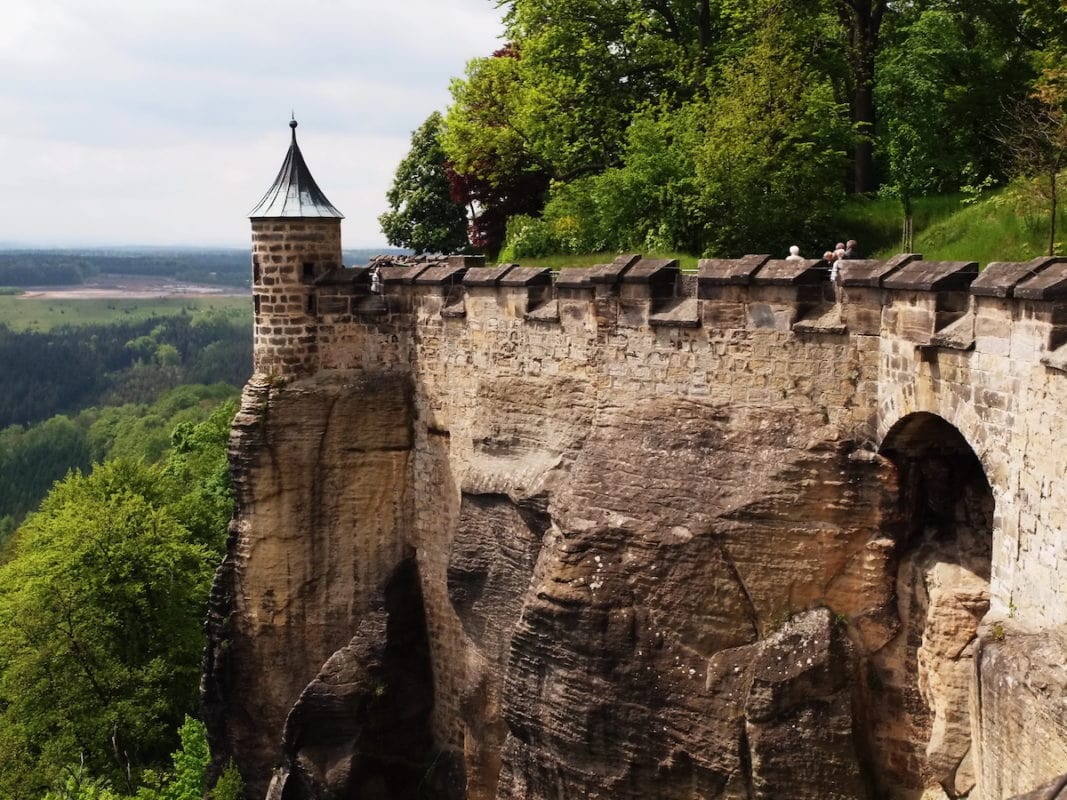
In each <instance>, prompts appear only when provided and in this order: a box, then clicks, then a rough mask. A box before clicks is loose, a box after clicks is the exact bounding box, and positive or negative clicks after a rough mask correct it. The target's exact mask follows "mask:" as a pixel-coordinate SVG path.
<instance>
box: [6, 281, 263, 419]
mask: <svg viewBox="0 0 1067 800" xmlns="http://www.w3.org/2000/svg"><path fill="white" fill-rule="evenodd" d="M3 299H4V298H0V300H3ZM12 302H15V303H20V302H30V301H20V300H17V299H16V300H13V301H12ZM84 302H89V301H84ZM250 330H251V318H250V317H249V316H248V315H247V314H245V313H236V314H235V313H232V312H227V311H224V310H213V311H207V312H203V313H199V312H198V313H195V314H192V315H188V314H177V315H175V316H169V317H162V318H160V317H151V318H149V319H145V320H140V321H136V322H128V323H115V324H109V325H86V326H78V327H66V328H57V329H54V330H52V331H49V332H48V333H38V332H32V331H21V332H20V331H15V330H12V329H10V328H8V327H5V326H4V325H2V324H0V363H3V364H5V365H6V366H7V368H8V372H7V373H6V374H7V376H8V377H7V383H6V385H5V391H4V392H0V427H3V426H6V425H10V424H12V423H18V424H25V423H27V422H34V421H37V420H42V419H47V418H48V417H50V416H53V415H54V414H58V413H63V412H73V411H77V410H79V409H81V408H85V407H86V406H89V405H94V404H106V405H121V404H123V403H127V402H138V403H145V402H150V401H152V400H154V399H155V398H156V397H158V396H159V395H160V393H162V392H164V391H166V390H168V389H171V388H173V387H175V386H178V385H181V384H183V383H193V382H197V383H215V382H216V381H225V382H227V383H230V384H232V385H233V386H235V387H236V386H243V385H244V382H245V381H246V380H247V379H248V376H249V375H250V374H251V370H252V337H251V335H250Z"/></svg>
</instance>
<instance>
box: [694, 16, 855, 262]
mask: <svg viewBox="0 0 1067 800" xmlns="http://www.w3.org/2000/svg"><path fill="white" fill-rule="evenodd" d="M764 19H765V21H764V26H763V27H762V28H761V30H760V33H759V34H758V36H757V39H756V41H755V42H754V43H753V45H752V47H751V48H750V49H749V50H748V51H747V52H746V53H745V55H744V56H742V57H741V58H740V59H739V60H738V61H737V62H736V63H735V64H733V65H730V66H728V67H726V68H725V69H724V70H723V76H722V79H721V82H720V85H719V91H718V92H717V93H716V95H715V97H714V99H713V100H712V102H711V104H710V108H709V112H708V113H709V124H708V129H707V140H706V144H705V145H704V146H703V147H702V148H701V151H700V153H699V156H698V162H697V181H698V184H699V185H700V186H701V188H702V202H703V203H704V209H705V211H704V213H705V219H707V220H708V223H709V226H710V227H709V231H708V239H707V241H708V249H709V250H710V251H711V252H715V253H719V254H737V255H739V254H741V253H743V252H746V251H747V252H751V250H752V249H753V248H759V250H760V252H767V251H768V249H770V250H771V251H774V250H779V251H784V249H785V248H786V247H787V246H788V245H789V244H793V243H797V244H800V245H802V246H803V247H806V248H814V247H816V246H817V245H819V244H821V243H822V242H825V241H826V238H825V237H826V236H828V235H829V232H828V230H827V224H828V221H829V216H830V213H831V212H832V211H833V210H834V208H835V207H836V206H837V205H838V204H839V203H840V201H841V200H842V199H843V188H842V182H841V176H842V175H843V174H844V170H845V165H846V149H847V146H848V143H849V139H850V126H849V122H848V120H847V118H846V110H845V108H844V106H843V105H842V104H840V103H838V102H837V101H836V99H835V96H834V91H833V87H832V85H831V82H830V80H829V79H828V78H827V77H826V76H825V74H824V73H821V72H820V71H819V70H817V69H815V68H813V67H812V66H811V64H810V63H809V62H808V60H807V57H806V52H807V50H806V48H805V42H806V41H807V37H808V36H809V35H810V30H809V29H808V28H807V27H806V26H805V19H804V18H803V17H800V16H798V15H796V14H794V13H792V12H791V11H790V10H789V9H788V8H785V7H783V6H780V5H777V4H773V3H772V4H769V5H768V6H767V7H766V13H765V15H764ZM823 246H825V245H823Z"/></svg>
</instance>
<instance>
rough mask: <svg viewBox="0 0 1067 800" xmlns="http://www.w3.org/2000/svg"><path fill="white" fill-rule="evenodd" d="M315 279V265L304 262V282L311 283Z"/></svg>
mask: <svg viewBox="0 0 1067 800" xmlns="http://www.w3.org/2000/svg"><path fill="white" fill-rule="evenodd" d="M314 277H315V265H314V263H312V262H311V261H305V262H304V280H306V281H309V280H311V279H312V278H314Z"/></svg>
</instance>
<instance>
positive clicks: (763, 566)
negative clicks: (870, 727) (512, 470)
mask: <svg viewBox="0 0 1067 800" xmlns="http://www.w3.org/2000/svg"><path fill="white" fill-rule="evenodd" d="M761 419H764V421H766V420H767V419H768V418H763V417H762V415H761V413H760V412H757V411H753V410H746V411H744V412H739V411H734V410H730V409H726V408H722V407H717V406H715V405H712V404H705V403H692V402H686V401H667V400H664V401H659V402H648V403H642V404H639V405H638V406H636V407H630V408H618V409H613V410H612V411H611V412H610V413H608V414H607V415H606V416H605V417H604V418H603V419H602V420H601V423H600V425H599V426H598V429H597V431H596V432H595V433H594V436H593V438H592V439H591V440H590V441H587V442H586V444H585V446H584V448H583V450H582V454H581V455H580V456H579V460H578V462H577V463H576V464H575V467H574V472H573V475H574V479H573V480H572V481H570V482H569V483H568V484H567V485H566V486H565V487H563V488H562V490H561V491H560V492H559V494H558V495H556V496H555V497H554V498H553V501H552V503H551V504H550V507H549V510H550V512H551V513H552V517H553V521H554V523H555V526H554V527H553V528H552V530H551V532H550V534H549V536H548V538H547V540H546V543H545V545H544V547H543V549H542V551H541V556H540V559H539V563H538V567H537V570H536V572H535V579H534V582H533V585H532V586H531V588H530V590H529V591H528V592H527V594H526V602H525V605H524V607H523V611H522V617H521V619H520V621H519V624H518V626H517V628H516V631H515V634H514V637H513V639H512V644H511V655H510V660H509V665H508V671H507V683H506V686H505V695H504V715H505V719H506V720H507V722H508V728H509V730H510V734H509V736H508V739H507V741H506V743H505V746H504V750H503V753H502V756H501V758H502V760H503V771H502V774H501V779H500V786H499V790H498V795H497V796H498V797H501V798H531V800H533V799H535V798H542V797H546V798H547V797H555V796H557V791H558V786H560V785H563V786H566V787H567V790H566V791H567V792H568V794H567V796H573V797H602V798H608V797H612V798H631V797H632V798H638V797H648V796H656V797H661V798H673V797H691V796H693V795H698V796H702V797H748V796H761V797H769V796H774V795H773V789H771V788H768V789H767V790H766V792H765V793H762V794H757V795H750V794H749V792H750V791H751V790H750V788H746V787H751V786H753V785H754V784H753V782H754V781H758V780H762V781H764V785H765V786H767V787H775V786H779V787H780V786H781V785H782V784H781V780H782V778H781V777H780V776H778V777H776V776H775V775H773V774H771V771H770V770H769V771H768V772H767V774H766V775H764V776H763V777H757V776H754V774H753V769H754V767H752V766H751V765H752V764H753V763H754V762H753V760H752V754H751V753H750V751H749V746H748V744H746V742H747V741H748V738H747V735H746V702H747V699H748V697H749V686H750V685H751V683H752V680H753V674H754V672H758V670H759V668H758V667H757V664H759V663H761V662H760V659H761V658H765V659H766V658H770V659H774V658H776V656H777V655H778V654H781V653H782V652H783V650H782V648H783V647H787V646H788V645H786V644H782V642H784V641H785V640H784V639H782V638H779V639H776V640H774V642H775V643H774V645H772V646H771V647H772V649H773V648H775V647H776V648H777V649H773V655H766V653H767V652H771V651H766V652H765V650H764V648H763V646H762V645H760V644H756V643H757V642H758V641H759V638H760V636H761V633H762V632H765V631H769V630H771V629H772V628H773V627H774V625H775V624H776V623H779V622H780V621H781V620H782V619H784V618H785V617H787V616H788V615H789V614H791V613H793V612H794V611H798V610H803V609H806V608H808V607H809V606H810V605H811V604H813V603H815V602H820V601H827V602H828V603H830V604H833V603H837V604H838V605H839V607H840V608H841V612H842V614H843V616H844V615H847V614H849V613H850V612H852V611H855V612H857V614H863V613H865V612H868V611H870V610H871V609H872V607H878V606H880V605H881V604H884V603H885V602H887V601H888V599H889V593H888V592H887V591H886V583H887V581H888V578H887V575H886V573H885V572H880V571H879V569H878V568H877V567H876V565H877V564H878V563H882V564H883V565H884V564H885V561H884V560H881V559H882V554H883V553H884V551H882V550H881V549H880V545H879V538H880V532H879V523H880V521H881V520H880V519H878V513H879V511H878V506H877V504H875V506H874V509H873V512H874V517H873V519H872V518H870V517H867V518H864V519H857V518H856V517H855V516H854V515H849V514H848V513H847V511H846V508H847V505H845V504H842V505H840V506H838V505H836V504H834V503H829V504H828V503H827V502H826V496H825V495H824V494H823V484H824V481H827V480H833V481H834V483H835V485H837V483H838V478H837V476H839V475H841V473H842V471H844V472H846V473H848V474H849V475H850V480H849V481H848V483H849V484H850V490H851V491H852V492H857V493H860V494H862V493H865V492H866V493H869V494H870V495H871V496H872V498H873V497H875V496H877V494H878V489H879V488H880V485H881V483H880V481H881V478H880V476H879V465H878V464H877V463H876V462H875V463H871V462H867V463H864V462H859V461H856V462H853V461H850V460H849V459H848V457H847V453H846V452H844V451H843V450H842V449H841V447H840V446H839V445H838V446H834V445H833V444H832V443H819V444H816V442H819V439H818V434H819V431H820V429H821V423H820V422H819V420H817V419H815V418H812V419H805V420H797V424H796V426H795V427H794V428H793V429H792V430H791V431H784V430H781V429H774V428H771V427H769V426H766V425H763V424H761V422H760V420H761ZM753 431H762V432H763V433H762V434H760V433H757V434H756V435H755V436H753V435H752V432H753ZM827 434H828V432H826V431H823V435H824V436H825V435H827ZM813 436H814V437H815V438H814V440H813V438H812V437H813ZM743 465H745V466H743ZM757 465H759V466H757ZM872 467H873V469H872ZM816 476H819V477H816ZM831 476H833V477H831ZM682 496H688V497H690V498H691V501H690V502H686V503H678V502H677V501H676V498H678V497H682ZM798 504H799V507H798ZM805 507H808V508H810V510H811V513H810V515H806V514H805V512H804V511H803V510H801V509H803V508H805ZM787 509H792V510H793V511H796V512H797V513H796V516H791V512H790V511H789V510H787ZM816 509H818V510H816ZM798 520H807V521H806V522H799V524H798ZM832 541H834V542H836V545H831V544H830V542H832ZM827 551H836V552H837V553H838V557H837V558H835V559H834V560H832V562H827V561H826V560H824V558H823V556H824V555H825V553H826V552H827ZM785 553H788V556H786V557H783V556H784V554H785ZM872 556H873V560H872ZM872 567H875V568H874V569H872ZM683 587H684V588H683ZM679 589H682V590H681V591H679ZM821 618H822V619H823V621H824V622H825V621H826V620H829V619H830V614H829V612H823V614H822V617H821ZM812 625H813V626H814V627H818V626H817V625H816V624H815V623H812ZM824 627H827V626H824ZM829 633H830V632H829V630H827V631H826V637H825V638H826V640H827V641H826V642H824V649H823V650H822V651H821V652H820V653H819V654H818V658H819V661H820V665H821V666H824V667H825V666H826V658H827V657H828V654H829V653H830V652H831V648H830V645H829ZM838 652H840V651H838ZM808 656H812V657H813V659H814V656H815V651H814V650H812V652H811V653H808V654H807V655H805V659H806V658H807V657H808ZM846 660H847V659H846ZM765 671H766V670H765ZM830 671H831V672H832V673H833V676H832V678H833V679H832V680H831V679H830V678H829V677H828V676H824V675H822V674H821V673H820V674H818V675H810V676H809V678H808V680H809V681H810V683H811V684H812V685H817V686H818V690H817V691H814V693H810V696H809V697H808V700H809V701H810V702H811V704H812V707H813V709H814V708H815V707H818V710H811V709H809V710H805V711H803V712H801V711H800V710H799V709H798V707H797V706H798V705H800V704H802V703H803V702H804V701H802V700H801V699H800V698H801V697H802V696H805V693H806V691H807V690H806V688H805V684H804V682H803V681H798V682H797V683H796V684H795V685H793V689H792V691H793V694H792V695H791V696H792V697H793V698H795V700H796V702H795V703H793V704H789V703H786V704H785V705H784V706H783V709H782V713H783V717H782V718H779V717H777V716H776V715H775V714H772V713H770V712H766V713H764V712H760V713H759V714H756V716H755V717H754V720H755V721H754V722H753V724H755V725H757V726H759V730H760V732H761V735H762V736H763V738H762V739H761V741H762V742H763V743H765V744H767V746H768V747H771V746H772V745H770V744H769V743H770V742H772V741H774V740H775V737H777V736H780V735H782V734H780V733H779V730H780V729H779V725H783V726H785V727H786V728H788V727H790V726H792V725H793V724H794V723H795V722H796V721H797V720H796V719H793V718H791V717H790V718H789V720H788V721H783V720H784V719H785V717H788V716H789V715H791V714H797V715H799V716H798V717H797V719H800V718H803V719H805V720H808V721H812V722H814V721H815V720H816V719H818V720H823V721H825V722H826V723H827V724H828V725H829V726H830V727H829V728H828V730H827V731H821V730H820V732H819V734H818V736H822V735H823V734H825V735H826V737H827V738H826V739H825V740H824V741H823V742H822V743H821V744H819V746H822V747H828V746H836V744H840V742H839V741H838V739H837V738H836V737H837V735H838V734H839V733H841V731H842V730H850V726H851V723H850V722H848V720H849V719H850V718H851V706H850V703H851V699H850V697H851V695H850V689H849V675H848V673H849V669H848V667H847V666H842V665H835V666H834V667H833V669H831V670H830ZM767 674H768V675H769V673H767ZM767 680H768V681H769V680H770V679H769V678H768V679H767ZM768 685H769V684H768ZM783 691H784V690H783ZM757 705H758V704H757ZM754 708H755V706H754ZM831 720H832V724H831ZM820 724H821V723H820ZM842 726H843V728H842ZM818 736H816V735H815V734H812V737H813V738H812V744H813V747H814V746H815V745H816V743H818ZM849 738H850V734H849ZM831 743H834V744H831ZM760 752H762V753H764V754H766V755H767V756H768V759H769V760H768V762H767V763H768V764H771V763H779V764H780V762H775V761H774V759H773V758H770V754H769V750H767V749H764V750H762V751H760ZM834 765H839V766H840V769H838V768H837V766H834ZM820 769H825V770H827V772H826V773H820V772H819V770H820ZM831 773H832V774H831ZM811 775H812V780H811V782H810V785H809V786H808V787H807V788H804V787H800V786H799V785H798V793H795V794H792V795H790V796H792V797H796V798H804V797H811V798H816V797H824V796H840V797H860V796H862V794H860V793H856V792H858V790H857V789H856V788H855V785H854V782H855V776H856V775H858V767H857V766H856V763H855V760H854V759H851V758H850V757H848V755H847V753H845V752H844V751H840V749H839V748H838V751H837V753H836V755H835V759H831V760H827V761H826V762H825V764H823V765H820V766H819V767H817V768H813V769H812V770H811ZM561 782H562V783H561ZM833 786H839V787H841V788H840V792H841V793H840V794H838V795H827V794H825V792H827V791H828V790H829V787H833ZM850 787H851V788H850ZM835 791H836V790H835ZM849 792H853V793H851V794H850V793H849Z"/></svg>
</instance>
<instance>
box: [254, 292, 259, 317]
mask: <svg viewBox="0 0 1067 800" xmlns="http://www.w3.org/2000/svg"><path fill="white" fill-rule="evenodd" d="M252 307H253V308H254V309H255V312H256V313H257V314H258V313H259V295H258V294H254V295H252Z"/></svg>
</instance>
